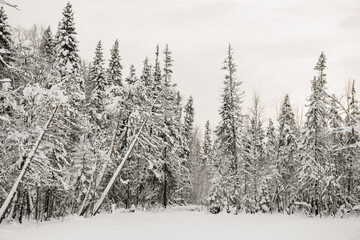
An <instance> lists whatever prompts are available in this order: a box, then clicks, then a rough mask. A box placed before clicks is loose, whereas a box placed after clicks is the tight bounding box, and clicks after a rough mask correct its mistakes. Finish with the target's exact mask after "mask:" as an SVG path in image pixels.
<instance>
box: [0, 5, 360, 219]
mask: <svg viewBox="0 0 360 240" xmlns="http://www.w3.org/2000/svg"><path fill="white" fill-rule="evenodd" d="M0 3H1V2H0ZM5 10H6V9H5V8H4V7H3V6H1V8H0V79H1V80H0V83H1V87H0V128H1V131H0V206H1V209H0V222H2V221H6V222H8V221H15V222H19V223H22V221H23V219H24V218H26V219H30V220H33V221H47V220H52V219H59V218H62V217H66V216H70V215H79V216H86V217H90V216H94V215H96V214H97V213H98V212H112V211H115V210H116V209H118V208H126V209H129V211H130V210H131V211H133V210H135V209H159V208H168V207H169V206H171V207H174V206H187V205H199V206H203V207H207V209H208V211H209V212H211V213H214V214H216V213H219V212H228V213H231V214H238V213H249V214H250V213H264V214H271V213H278V212H279V213H285V214H289V215H290V214H294V213H302V214H305V215H308V216H319V217H322V216H335V217H341V216H344V215H346V214H358V212H359V210H360V174H359V172H360V105H359V102H358V99H357V95H356V90H355V89H356V88H355V84H358V83H356V82H355V80H354V81H351V82H349V83H348V86H347V89H348V90H347V92H346V94H345V95H341V94H340V93H339V92H330V91H328V89H327V80H326V77H327V59H326V53H324V52H321V50H320V51H319V56H314V68H313V69H303V71H309V72H313V73H314V78H313V79H312V80H311V95H309V96H307V97H306V101H307V102H306V106H305V111H304V114H303V115H302V114H298V113H296V112H295V111H294V109H293V107H292V104H291V95H288V94H286V95H285V96H284V98H283V100H282V102H281V106H280V108H279V112H278V116H277V117H276V118H274V119H265V117H264V114H263V106H262V105H261V102H260V100H259V98H260V96H259V95H256V94H255V95H254V97H253V102H252V107H251V109H250V110H248V109H247V108H245V107H244V95H245V94H249V95H251V94H252V93H245V92H244V89H243V82H242V80H241V79H242V78H241V76H238V74H237V66H236V64H235V59H236V57H237V55H236V54H235V50H236V49H235V50H233V49H232V47H231V45H228V46H224V49H226V48H227V51H225V52H224V59H225V60H224V61H223V65H222V66H221V65H219V71H222V72H223V75H224V78H223V79H219V81H221V80H222V81H223V88H222V90H221V92H222V94H221V107H220V109H219V115H220V119H221V120H220V122H218V124H217V125H216V126H210V122H209V121H208V122H207V123H206V125H205V126H202V127H197V126H196V125H195V123H194V116H195V114H196V109H195V108H194V101H196V99H193V98H192V97H190V98H188V99H183V94H182V93H181V92H180V91H179V90H178V88H177V86H176V84H175V83H174V80H173V79H175V78H176V72H174V73H173V64H176V59H173V56H172V51H171V46H168V45H165V46H159V45H158V46H154V55H153V56H149V58H147V57H146V58H145V56H144V58H145V59H144V61H143V68H142V69H135V66H134V65H131V66H130V71H129V74H128V75H126V76H124V75H123V66H122V59H121V54H120V52H119V42H118V41H117V40H114V44H113V47H112V48H111V49H109V50H108V49H103V46H102V43H101V41H99V42H98V44H97V45H96V46H94V57H93V60H92V61H91V62H87V61H85V60H83V59H82V57H81V56H80V55H79V49H78V48H79V47H78V44H79V42H78V40H77V32H76V21H75V20H74V11H73V9H72V5H71V3H68V4H67V5H66V6H65V7H64V9H63V13H62V16H61V17H60V19H59V20H60V21H59V25H58V28H57V29H51V28H50V27H47V28H42V27H40V26H34V27H32V28H30V29H25V28H22V27H12V26H11V19H8V18H7V15H6V11H5ZM104 51H110V53H111V54H110V59H107V60H106V59H105V58H104ZM219 60H220V61H221V59H219ZM105 61H107V62H108V64H106V65H105ZM309 81H310V80H309ZM214 97H219V96H214ZM304 98H305V97H304Z"/></svg>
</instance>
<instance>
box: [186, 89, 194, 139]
mask: <svg viewBox="0 0 360 240" xmlns="http://www.w3.org/2000/svg"><path fill="white" fill-rule="evenodd" d="M184 111H185V119H184V135H185V138H186V139H187V141H190V140H191V135H192V131H193V125H194V114H195V113H194V106H193V98H192V96H190V98H189V100H188V102H187V103H186V105H185V109H184Z"/></svg>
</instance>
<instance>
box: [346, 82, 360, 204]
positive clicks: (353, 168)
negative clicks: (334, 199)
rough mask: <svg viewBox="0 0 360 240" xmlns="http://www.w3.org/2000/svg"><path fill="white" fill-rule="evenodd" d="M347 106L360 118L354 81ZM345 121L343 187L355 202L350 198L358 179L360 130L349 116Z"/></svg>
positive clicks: (352, 113) (352, 196)
mask: <svg viewBox="0 0 360 240" xmlns="http://www.w3.org/2000/svg"><path fill="white" fill-rule="evenodd" d="M349 98H350V99H349V106H348V109H349V110H348V112H349V113H350V114H351V116H353V117H354V118H355V119H359V118H360V108H359V103H358V101H357V99H356V90H355V81H353V82H352V87H351V93H350V97H349ZM345 123H346V126H347V131H346V134H345V143H346V146H347V150H346V151H345V160H346V165H345V166H346V167H345V175H346V176H345V179H346V180H345V186H344V187H345V189H346V196H348V201H349V202H351V203H352V205H354V204H355V202H354V201H353V200H351V199H353V198H354V194H355V190H356V189H355V188H356V187H355V186H356V183H357V181H359V179H360V178H359V177H360V176H359V174H358V171H359V167H360V164H359V163H358V156H359V154H360V147H359V146H358V145H357V143H359V141H360V133H359V132H360V131H359V124H358V123H357V122H355V121H354V120H353V119H352V118H350V117H349V116H347V117H346V119H345Z"/></svg>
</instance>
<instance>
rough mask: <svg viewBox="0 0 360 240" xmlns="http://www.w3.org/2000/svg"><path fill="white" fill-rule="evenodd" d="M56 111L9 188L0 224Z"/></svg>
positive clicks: (0, 214) (0, 212) (1, 211)
mask: <svg viewBox="0 0 360 240" xmlns="http://www.w3.org/2000/svg"><path fill="white" fill-rule="evenodd" d="M57 110H58V106H56V107H55V109H54V111H53V112H52V114H51V116H50V117H49V120H48V121H47V122H46V124H45V126H44V128H43V130H42V131H41V133H40V135H39V137H38V139H37V141H36V143H35V145H34V147H33V149H32V151H31V152H30V154H29V156H28V157H27V158H26V160H25V162H24V165H23V167H22V169H21V171H20V174H19V176H18V177H17V179H16V181H15V183H14V185H13V186H12V188H11V191H10V193H9V194H8V196H7V197H6V199H5V202H4V203H3V205H2V206H1V208H0V223H1V222H2V220H3V219H4V218H5V214H6V212H7V210H8V208H9V206H10V204H11V201H12V200H13V198H14V196H15V194H16V191H17V189H18V187H19V184H20V183H21V181H22V179H23V178H24V176H25V173H26V172H27V170H28V168H29V165H30V163H31V161H32V160H33V158H34V157H35V154H36V152H37V150H38V148H39V146H40V144H41V142H42V140H43V138H44V135H45V133H46V131H47V130H48V128H49V126H50V124H51V122H52V121H53V119H54V116H55V113H56V112H57Z"/></svg>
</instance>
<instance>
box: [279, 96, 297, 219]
mask: <svg viewBox="0 0 360 240" xmlns="http://www.w3.org/2000/svg"><path fill="white" fill-rule="evenodd" d="M278 121H279V140H278V154H277V160H276V169H277V177H276V182H277V189H276V198H275V199H276V207H277V210H278V211H279V212H280V211H288V213H290V212H289V207H290V204H291V202H292V201H294V200H295V199H294V198H295V193H296V191H295V190H296V185H295V184H296V182H297V179H296V177H295V175H294V172H295V170H296V166H297V161H298V156H297V155H298V153H297V149H298V146H297V142H298V140H297V129H296V123H295V117H294V113H293V111H292V109H291V104H290V99H289V95H288V94H286V95H285V98H284V100H283V102H282V106H281V112H280V116H279V119H278Z"/></svg>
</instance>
